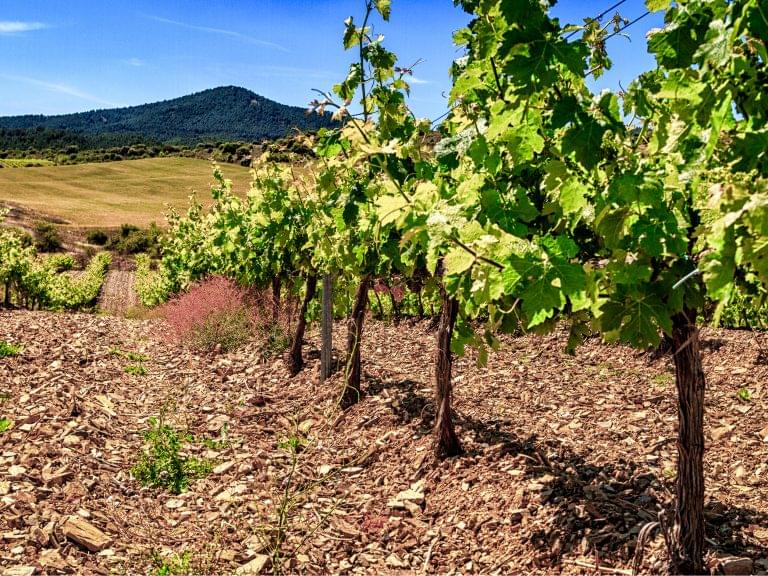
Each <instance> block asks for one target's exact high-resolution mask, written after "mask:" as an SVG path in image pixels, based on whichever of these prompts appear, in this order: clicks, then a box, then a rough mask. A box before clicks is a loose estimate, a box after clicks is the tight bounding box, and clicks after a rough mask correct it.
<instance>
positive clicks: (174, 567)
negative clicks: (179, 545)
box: [152, 550, 192, 576]
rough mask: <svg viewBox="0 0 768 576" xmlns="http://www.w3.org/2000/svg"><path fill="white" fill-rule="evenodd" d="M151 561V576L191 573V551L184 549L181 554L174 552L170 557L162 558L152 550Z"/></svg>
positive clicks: (175, 575) (174, 575)
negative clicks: (153, 567) (152, 568)
mask: <svg viewBox="0 0 768 576" xmlns="http://www.w3.org/2000/svg"><path fill="white" fill-rule="evenodd" d="M152 562H154V564H155V571H154V572H152V576H177V575H178V576H181V575H183V574H190V573H191V570H192V569H191V566H190V565H191V562H192V552H190V551H186V552H184V553H183V554H181V555H178V554H174V555H173V556H171V557H170V558H163V557H162V556H160V554H159V553H158V552H156V551H154V550H153V551H152Z"/></svg>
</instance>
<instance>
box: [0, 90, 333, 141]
mask: <svg viewBox="0 0 768 576" xmlns="http://www.w3.org/2000/svg"><path fill="white" fill-rule="evenodd" d="M332 124H333V122H332V121H331V118H330V115H326V116H323V117H321V116H318V115H314V114H313V115H307V114H306V113H305V110H304V109H303V108H300V107H297V106H286V105H284V104H280V103H278V102H274V101H272V100H269V99H267V98H264V97H263V96H259V95H258V94H256V93H254V92H251V91H250V90H246V89H245V88H239V87H236V86H225V87H220V88H212V89H210V90H204V91H202V92H197V93H195V94H190V95H188V96H182V97H180V98H174V99H172V100H165V101H162V102H155V103H152V104H142V105H140V106H130V107H127V108H115V109H108V110H93V111H90V112H80V113H77V114H65V115H60V116H42V115H26V116H6V117H0V149H5V150H8V149H15V150H25V149H28V148H35V149H38V150H40V149H43V148H64V147H66V146H77V147H79V148H81V149H82V148H103V147H109V146H127V145H131V144H136V143H161V144H166V143H176V144H196V143H199V142H204V141H215V140H222V141H227V140H230V141H234V140H244V141H251V142H257V141H261V140H264V139H274V138H280V137H283V136H286V135H288V134H290V133H291V132H292V131H293V130H294V129H299V130H302V131H314V130H317V129H319V128H321V127H324V126H331V125H332Z"/></svg>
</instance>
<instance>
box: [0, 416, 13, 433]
mask: <svg viewBox="0 0 768 576" xmlns="http://www.w3.org/2000/svg"><path fill="white" fill-rule="evenodd" d="M11 426H13V420H11V419H10V418H0V434H2V433H3V432H5V431H6V430H8V429H9V428H10V427H11Z"/></svg>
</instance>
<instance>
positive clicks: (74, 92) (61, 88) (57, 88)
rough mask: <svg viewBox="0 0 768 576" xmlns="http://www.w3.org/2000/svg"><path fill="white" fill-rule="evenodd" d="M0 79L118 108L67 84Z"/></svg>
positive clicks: (3, 75) (36, 80)
mask: <svg viewBox="0 0 768 576" xmlns="http://www.w3.org/2000/svg"><path fill="white" fill-rule="evenodd" d="M0 78H4V79H5V80H9V81H11V82H24V83H25V84H31V85H32V86H39V87H40V88H43V89H45V90H48V91H49V92H55V93H57V94H66V95H67V96H74V97H75V98H79V99H80V100H85V101H87V102H93V103H94V104H101V105H102V106H112V107H117V106H120V104H117V103H115V102H110V101H109V100H104V99H103V98H99V97H98V96H94V95H93V94H89V93H88V92H84V91H82V90H80V89H79V88H75V87H74V86H69V85H67V84H57V83H55V82H46V81H44V80H38V79H37V78H30V77H28V76H11V75H9V74H0Z"/></svg>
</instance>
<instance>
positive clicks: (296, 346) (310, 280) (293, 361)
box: [288, 274, 317, 376]
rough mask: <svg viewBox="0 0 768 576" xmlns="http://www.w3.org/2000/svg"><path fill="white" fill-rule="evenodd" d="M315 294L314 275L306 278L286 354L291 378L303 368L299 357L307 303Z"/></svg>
mask: <svg viewBox="0 0 768 576" xmlns="http://www.w3.org/2000/svg"><path fill="white" fill-rule="evenodd" d="M315 292H317V276H315V275H314V274H312V275H310V276H307V286H306V291H305V293H304V300H302V302H301V309H300V310H299V318H298V321H297V322H296V332H295V333H294V335H293V342H291V349H290V351H289V352H288V370H289V371H290V373H291V376H296V374H298V373H299V372H301V369H302V368H303V367H304V359H303V358H302V356H301V350H302V343H303V341H304V331H305V330H306V328H307V318H306V316H307V308H309V303H310V302H312V299H313V298H314V297H315Z"/></svg>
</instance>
